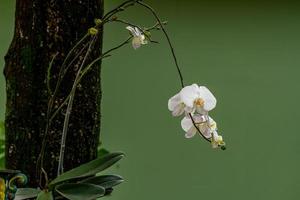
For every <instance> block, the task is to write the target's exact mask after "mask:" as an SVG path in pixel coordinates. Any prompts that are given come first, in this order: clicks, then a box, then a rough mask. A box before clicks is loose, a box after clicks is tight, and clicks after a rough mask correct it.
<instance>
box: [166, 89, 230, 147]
mask: <svg viewBox="0 0 300 200" xmlns="http://www.w3.org/2000/svg"><path fill="white" fill-rule="evenodd" d="M216 104H217V100H216V98H215V97H214V95H213V94H212V93H211V92H210V91H209V89H207V88H206V87H205V86H198V85H197V84H193V85H190V86H186V87H184V88H182V89H181V91H180V92H179V93H178V94H176V95H174V96H173V97H171V98H170V99H169V101H168V108H169V110H170V111H171V112H172V115H173V116H174V117H177V116H181V115H182V114H185V117H184V118H183V119H182V121H181V127H182V129H183V130H184V131H185V132H186V133H185V137H186V138H192V137H193V136H194V135H195V134H196V133H197V132H200V134H201V135H202V136H203V137H205V138H207V139H208V140H210V141H211V144H212V147H213V148H217V147H221V148H222V149H224V148H225V142H224V141H223V138H222V136H221V135H218V132H217V123H216V122H215V121H214V120H213V119H212V118H211V117H209V115H208V112H209V111H211V110H212V109H214V108H215V107H216Z"/></svg>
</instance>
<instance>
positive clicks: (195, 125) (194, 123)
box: [189, 113, 211, 143]
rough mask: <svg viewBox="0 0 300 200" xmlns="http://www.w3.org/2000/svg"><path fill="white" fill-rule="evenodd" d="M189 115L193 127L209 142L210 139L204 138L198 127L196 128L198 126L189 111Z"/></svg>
mask: <svg viewBox="0 0 300 200" xmlns="http://www.w3.org/2000/svg"><path fill="white" fill-rule="evenodd" d="M189 116H190V118H191V120H192V122H193V125H194V127H195V128H196V130H197V131H198V133H199V134H200V135H201V136H202V137H203V138H204V139H205V140H206V141H208V142H209V143H211V140H210V139H208V138H206V137H205V136H204V135H203V134H202V133H201V131H200V129H199V128H198V126H197V124H196V122H195V120H194V118H193V116H192V114H191V113H189Z"/></svg>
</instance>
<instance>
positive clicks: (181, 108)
mask: <svg viewBox="0 0 300 200" xmlns="http://www.w3.org/2000/svg"><path fill="white" fill-rule="evenodd" d="M216 103H217V100H216V98H215V97H214V95H213V94H212V93H211V92H210V91H209V90H208V89H207V88H206V87H205V86H200V87H199V86H198V85H197V84H193V85H190V86H186V87H184V88H183V89H182V90H181V91H180V92H179V93H178V94H176V95H174V96H173V97H171V98H170V99H169V101H168V108H169V110H170V111H172V115H173V116H175V117H176V116H180V115H182V114H183V113H184V112H186V113H193V112H194V111H197V112H198V113H200V114H207V112H208V111H210V110H212V109H213V108H214V107H216Z"/></svg>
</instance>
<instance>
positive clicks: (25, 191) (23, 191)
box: [15, 188, 41, 200]
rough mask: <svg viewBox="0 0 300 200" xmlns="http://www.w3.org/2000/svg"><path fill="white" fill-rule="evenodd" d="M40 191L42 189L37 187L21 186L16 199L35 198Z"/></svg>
mask: <svg viewBox="0 0 300 200" xmlns="http://www.w3.org/2000/svg"><path fill="white" fill-rule="evenodd" d="M40 192H41V190H39V189H35V188H19V189H18V190H17V193H16V197H15V200H23V199H30V198H35V197H37V196H38V194H39V193H40Z"/></svg>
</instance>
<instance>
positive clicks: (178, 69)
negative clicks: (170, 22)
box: [137, 1, 184, 88]
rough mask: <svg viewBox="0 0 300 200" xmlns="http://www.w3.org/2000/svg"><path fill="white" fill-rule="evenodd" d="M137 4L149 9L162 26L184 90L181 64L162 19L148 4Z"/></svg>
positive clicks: (140, 2)
mask: <svg viewBox="0 0 300 200" xmlns="http://www.w3.org/2000/svg"><path fill="white" fill-rule="evenodd" d="M137 3H138V4H139V5H141V6H142V7H145V8H147V9H148V10H149V11H150V12H151V13H152V15H153V16H154V17H155V19H156V20H157V22H158V23H159V25H160V27H161V29H162V31H163V33H164V35H165V36H166V38H167V41H168V43H169V46H170V49H171V52H172V56H173V59H174V62H175V65H176V68H177V72H178V75H179V78H180V83H181V87H182V88H183V87H184V82H183V76H182V73H181V71H180V67H179V64H178V61H177V57H176V54H175V50H174V48H173V45H172V42H171V39H170V37H169V35H168V33H167V31H166V30H165V28H164V26H163V23H162V21H161V19H160V18H159V17H158V15H157V14H156V12H155V11H154V9H153V8H152V7H151V6H149V5H148V4H146V3H144V2H142V1H137Z"/></svg>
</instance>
